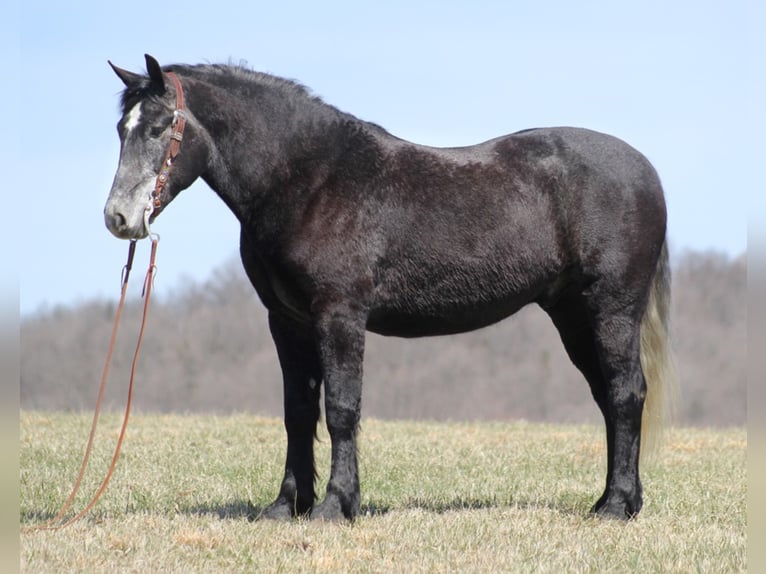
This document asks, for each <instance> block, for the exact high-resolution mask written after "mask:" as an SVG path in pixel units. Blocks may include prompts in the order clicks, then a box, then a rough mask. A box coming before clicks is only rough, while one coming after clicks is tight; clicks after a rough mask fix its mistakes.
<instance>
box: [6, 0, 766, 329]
mask: <svg viewBox="0 0 766 574" xmlns="http://www.w3.org/2000/svg"><path fill="white" fill-rule="evenodd" d="M764 6H766V4H764V3H763V2H759V1H756V0H753V1H747V0H735V1H729V2H710V1H705V0H691V1H686V0H683V1H676V2H668V1H667V0H661V1H658V0H640V1H633V0H629V1H624V2H607V1H594V0H578V1H576V2H573V1H563V0H562V1H555V0H548V1H526V2H520V1H519V2H517V1H510V0H506V1H501V0H496V1H489V0H472V1H470V2H467V1H464V2H457V1H451V0H442V1H440V2H439V1H435V0H428V1H419V2H416V1H415V0H406V1H404V0H388V1H386V2H363V1H359V0H357V1H355V2H334V1H332V0H324V1H322V2H309V1H307V0H304V1H290V0H280V1H279V2H275V1H274V0H270V1H269V2H258V1H252V2H244V1H240V2H228V1H226V0H219V1H217V2H209V1H205V2H196V1H185V2H182V3H176V4H173V3H158V2H156V1H152V2H147V1H144V0H134V1H131V2H123V3H111V2H104V1H103V0H98V1H93V2H85V1H77V0H70V1H67V2H54V1H50V2H41V1H39V0H24V1H23V2H17V3H15V4H13V5H12V6H11V7H10V8H9V12H10V14H9V15H8V16H7V18H4V22H3V24H2V26H3V28H4V29H3V30H0V32H2V33H3V34H2V35H3V37H4V38H5V39H4V40H3V43H4V47H6V46H5V45H6V44H10V46H7V49H6V50H4V52H5V53H6V56H7V57H6V61H5V65H4V68H5V70H6V79H5V80H4V83H3V90H2V92H3V93H2V101H1V102H0V103H1V104H2V107H3V109H4V110H5V112H4V113H3V117H2V123H3V128H2V134H3V135H2V138H0V145H2V148H0V152H2V154H0V155H1V156H2V157H3V162H4V163H6V162H7V165H6V169H5V170H3V171H4V172H5V184H6V188H5V189H4V190H3V192H2V194H3V197H4V198H5V212H6V214H7V218H6V221H8V220H10V224H9V225H6V229H5V231H4V241H3V243H4V245H3V246H2V248H0V249H2V251H0V255H2V258H3V261H4V262H5V263H6V264H5V266H4V267H5V270H4V271H3V274H4V275H3V285H2V288H3V291H6V290H8V289H10V290H11V291H13V290H14V289H13V287H14V286H15V285H17V287H18V300H19V309H20V313H21V316H22V317H24V316H25V315H27V314H30V313H35V312H38V311H44V310H51V309H55V308H56V307H57V306H59V305H66V306H72V305H76V304H79V303H81V302H84V301H87V300H90V299H94V298H97V299H105V300H116V299H117V298H118V297H119V286H120V270H121V268H122V265H123V264H124V261H125V256H126V252H127V244H126V243H125V242H123V241H121V240H118V239H116V238H114V237H113V236H112V235H111V234H110V233H109V232H108V231H107V230H106V228H105V226H104V221H103V207H104V203H105V201H106V198H107V195H108V192H109V189H110V187H111V183H112V179H113V177H114V172H115V170H116V167H117V160H118V155H119V140H118V137H117V132H116V129H115V126H116V123H117V121H118V120H119V112H118V99H119V93H120V91H121V88H122V83H121V82H120V80H119V79H118V78H117V77H116V76H115V75H114V74H113V72H112V71H111V69H110V68H109V66H108V65H107V60H111V61H112V62H114V63H115V64H116V65H118V66H120V67H123V68H127V69H130V70H133V71H137V72H143V71H144V53H147V52H148V53H150V54H152V55H153V56H154V57H155V58H157V59H158V60H159V62H160V63H161V64H170V63H189V64H192V63H227V62H231V63H237V64H239V63H244V64H246V65H248V66H249V67H251V68H253V69H256V70H259V71H262V72H267V73H271V74H274V75H278V76H283V77H287V78H293V79H296V80H298V81H300V82H301V83H302V84H304V85H306V86H308V87H309V88H310V89H311V90H312V91H313V93H315V94H316V95H319V96H321V97H322V98H323V99H324V100H325V101H326V102H328V103H330V104H332V105H334V106H336V107H338V108H340V109H341V110H343V111H346V112H349V113H352V114H354V115H355V116H357V117H359V118H361V119H364V120H369V121H372V122H375V123H377V124H380V125H382V126H383V127H385V128H386V129H387V130H388V131H390V132H392V133H393V134H395V135H397V136H399V137H403V138H405V139H408V140H411V141H415V142H418V143H422V144H428V145H434V146H458V145H470V144H472V143H478V142H480V141H483V140H486V139H490V138H492V137H495V136H498V135H501V134H505V133H510V132H513V131H517V130H520V129H525V128H530V127H539V126H554V125H573V126H580V127H587V128H591V129H595V130H598V131H603V132H607V133H610V134H612V135H615V136H618V137H620V138H621V139H624V140H625V141H627V142H628V143H630V144H631V145H633V146H634V147H636V148H638V149H639V150H640V151H642V152H643V153H644V155H646V156H647V157H648V158H649V159H650V161H651V162H652V163H653V164H654V166H655V167H656V168H657V170H658V172H659V174H660V177H661V179H662V181H663V185H664V187H665V193H666V199H667V204H668V212H669V224H668V225H669V227H668V237H669V241H670V244H671V249H672V250H673V251H674V252H675V253H682V252H684V251H686V250H704V251H707V250H713V251H717V252H722V253H725V254H726V255H729V256H737V255H739V254H741V253H743V252H745V251H746V249H747V237H748V221H749V220H750V222H751V224H752V220H753V213H763V212H764V211H766V210H764V205H766V202H765V201H764V191H766V190H764V181H763V177H762V176H761V171H762V166H763V165H764V164H765V163H766V162H765V161H764V151H766V150H764V144H763V133H764V128H765V127H766V122H765V121H764V116H765V114H764V112H763V110H762V106H763V102H764V101H766V75H765V74H764V73H763V58H764V55H765V54H766V42H764V39H763V33H762V32H763V30H762V25H763V22H764V21H766V8H764ZM759 36H760V37H759ZM9 68H10V76H8V75H7V70H8V69H9ZM9 78H10V79H9ZM5 82H8V84H6V83H5ZM9 128H10V129H9ZM9 134H10V135H9ZM759 220H760V219H759ZM153 230H154V231H156V232H157V233H159V234H160V236H161V240H160V244H159V250H158V275H157V279H156V283H155V293H157V294H159V295H160V296H161V297H162V296H165V297H168V296H172V293H173V292H174V291H176V290H178V289H183V287H184V285H186V284H188V283H189V282H192V281H195V282H201V281H204V280H206V279H208V278H209V277H211V275H212V274H213V273H215V271H216V270H217V269H220V268H221V266H222V265H224V264H225V263H227V262H229V261H231V260H232V259H233V258H234V257H236V254H237V252H238V237H239V229H238V224H237V221H236V220H235V218H234V216H233V215H231V213H230V212H229V211H228V210H227V208H226V207H225V206H224V204H223V203H222V202H221V201H220V199H218V197H217V196H216V195H215V193H214V192H213V191H212V190H210V189H209V188H207V187H206V185H205V184H204V183H202V182H197V183H195V184H194V185H193V186H192V187H190V188H188V189H187V190H185V191H183V192H182V193H181V194H180V195H179V196H178V197H177V198H176V199H175V200H174V202H173V203H172V204H171V205H170V206H169V207H168V208H167V209H166V210H165V211H164V212H163V213H162V215H161V216H160V217H159V218H158V219H157V220H156V221H155V223H154V224H153ZM138 251H139V256H138V258H137V262H136V269H139V270H140V272H141V273H143V270H144V268H145V265H146V263H145V262H146V261H147V260H148V252H149V245H148V242H146V241H145V242H141V243H140V244H139V246H138ZM9 269H16V270H17V277H16V278H13V277H11V278H10V279H9V278H8V277H7V275H8V273H9V271H8V270H9ZM133 282H134V283H135V285H134V289H135V292H134V293H133V294H134V295H137V293H138V291H140V282H141V281H140V279H139V280H136V279H134V280H133ZM9 286H10V288H9ZM163 292H164V294H163Z"/></svg>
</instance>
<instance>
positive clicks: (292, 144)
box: [194, 95, 350, 221]
mask: <svg viewBox="0 0 766 574" xmlns="http://www.w3.org/2000/svg"><path fill="white" fill-rule="evenodd" d="M230 97H233V96H231V95H227V99H222V100H217V101H210V102H205V105H203V106H201V107H200V108H201V109H200V111H199V112H197V111H196V110H195V111H194V113H195V116H196V117H197V119H198V121H199V123H200V124H201V125H202V127H203V128H204V129H205V130H206V132H207V134H208V135H209V137H210V146H211V148H212V149H211V154H210V156H211V157H210V161H209V166H208V170H207V171H206V172H205V173H203V175H202V177H203V179H204V180H205V181H206V183H207V184H208V185H209V186H210V187H211V188H212V189H213V190H214V191H215V192H216V193H217V194H218V195H219V196H220V197H221V199H223V201H224V202H225V203H226V204H227V205H228V206H229V208H230V209H231V210H232V211H233V212H234V214H235V215H236V216H237V218H238V219H239V220H240V221H243V218H244V217H250V216H252V212H253V211H254V210H255V209H256V207H257V206H258V205H259V204H262V203H264V202H268V201H269V199H270V198H269V195H273V194H274V193H280V194H283V195H284V194H286V193H289V192H290V190H291V189H292V188H294V187H295V186H301V185H306V184H308V185H309V186H310V185H312V184H315V183H316V182H317V181H318V180H319V179H320V177H321V176H320V174H319V172H320V171H324V172H326V171H327V170H328V169H330V167H331V164H332V163H333V162H334V161H336V160H337V157H338V154H339V153H340V151H342V149H343V141H342V139H343V133H342V132H344V130H345V129H346V128H347V125H346V123H347V122H348V121H349V120H350V116H349V117H345V116H344V115H343V114H341V113H340V112H338V111H337V110H335V109H334V108H331V107H330V106H326V105H325V104H322V103H320V102H314V101H310V100H309V101H300V99H298V100H295V99H294V100H293V101H292V102H289V103H287V104H285V105H280V106H278V107H272V108H271V109H269V110H263V109H262V108H260V106H259V102H258V101H257V100H252V101H251V100H244V101H243V100H228V98H230ZM292 97H293V98H296V96H294V95H293V96H292ZM272 103H273V100H272ZM291 107H297V111H294V110H291V109H290V108H291ZM233 110H241V111H239V112H238V113H237V111H233ZM259 113H260V114H261V115H259ZM222 117H223V118H225V122H223V123H222V122H221V121H220V118H222ZM312 170H315V171H316V172H317V173H312Z"/></svg>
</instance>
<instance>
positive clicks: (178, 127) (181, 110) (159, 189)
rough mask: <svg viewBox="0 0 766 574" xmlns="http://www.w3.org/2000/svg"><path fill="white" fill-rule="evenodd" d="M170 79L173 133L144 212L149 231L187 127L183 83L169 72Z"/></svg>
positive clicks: (160, 205) (160, 204)
mask: <svg viewBox="0 0 766 574" xmlns="http://www.w3.org/2000/svg"><path fill="white" fill-rule="evenodd" d="M167 76H168V78H170V80H171V81H172V82H173V85H174V86H175V89H176V109H175V111H173V123H172V124H171V127H172V128H173V133H171V134H170V145H169V146H168V151H167V152H166V153H165V157H164V159H163V160H162V165H161V166H160V172H159V173H158V174H157V180H156V181H155V183H154V191H153V192H152V196H151V198H150V201H149V204H148V205H147V206H146V211H145V212H144V225H145V226H146V229H147V230H149V218H150V217H151V215H152V213H154V211H155V210H157V209H159V208H160V207H162V203H163V192H164V191H165V185H166V184H167V182H168V179H170V171H171V170H172V169H173V162H174V161H175V158H176V156H177V155H178V151H179V150H180V149H181V141H182V140H183V137H184V128H185V127H186V109H185V107H184V90H183V88H182V87H181V82H180V81H179V79H178V76H176V75H175V74H174V73H173V72H167Z"/></svg>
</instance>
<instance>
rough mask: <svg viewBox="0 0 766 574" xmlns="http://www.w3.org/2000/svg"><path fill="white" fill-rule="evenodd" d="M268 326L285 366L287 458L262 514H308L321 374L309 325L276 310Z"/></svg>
mask: <svg viewBox="0 0 766 574" xmlns="http://www.w3.org/2000/svg"><path fill="white" fill-rule="evenodd" d="M269 327H270V328H271V335H272V337H273V339H274V343H275V344H276V347H277V354H278V355H279V363H280V365H281V367H282V375H283V383H284V407H285V429H286V430H287V460H286V462H285V476H284V479H283V480H282V486H281V488H280V490H279V495H278V496H277V499H276V500H275V501H274V502H273V503H272V504H271V505H270V506H269V507H268V508H266V509H265V510H264V511H263V514H262V515H261V516H262V517H264V518H276V519H288V518H291V517H293V516H295V515H301V514H308V512H309V511H310V510H311V507H312V505H313V504H314V498H315V495H314V443H313V441H314V435H315V434H316V426H317V421H318V420H319V393H320V391H319V388H320V384H321V382H322V376H321V368H320V365H319V359H318V354H317V349H316V344H315V341H314V338H313V335H312V334H311V332H310V330H309V329H305V330H304V329H302V328H301V326H300V325H297V324H294V323H292V322H290V321H288V320H286V319H284V318H281V317H279V316H277V315H275V314H273V313H271V314H270V315H269Z"/></svg>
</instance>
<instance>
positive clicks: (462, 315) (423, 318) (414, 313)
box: [367, 294, 532, 337]
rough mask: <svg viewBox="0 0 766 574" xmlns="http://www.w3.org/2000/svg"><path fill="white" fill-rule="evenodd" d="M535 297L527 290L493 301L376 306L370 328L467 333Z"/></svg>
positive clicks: (398, 333) (393, 332)
mask: <svg viewBox="0 0 766 574" xmlns="http://www.w3.org/2000/svg"><path fill="white" fill-rule="evenodd" d="M531 301H532V298H531V296H530V295H528V294H525V295H517V296H514V297H508V298H505V299H502V300H498V301H492V302H482V303H471V304H467V305H460V304H452V305H442V306H440V307H433V308H425V309H407V308H401V307H396V308H386V307H381V308H375V309H373V310H372V311H371V312H370V314H369V317H368V320H367V330H368V331H371V332H373V333H378V334H379V335H387V336H394V337H428V336H435V335H451V334H454V333H464V332H466V331H473V330H475V329H480V328H481V327H486V326H488V325H492V324H493V323H497V322H498V321H501V320H502V319H505V318H506V317H508V316H510V315H512V314H514V313H515V312H516V311H518V310H519V309H521V308H522V307H523V306H525V305H526V304H528V303H530V302H531Z"/></svg>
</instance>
